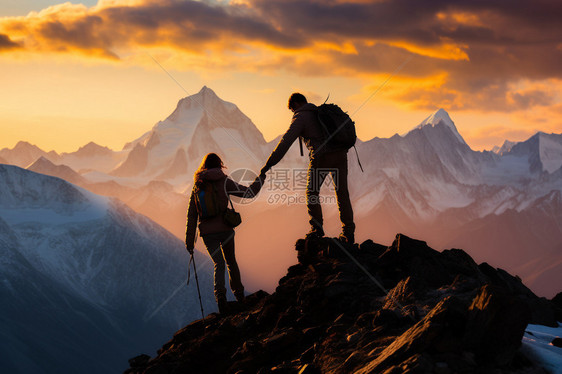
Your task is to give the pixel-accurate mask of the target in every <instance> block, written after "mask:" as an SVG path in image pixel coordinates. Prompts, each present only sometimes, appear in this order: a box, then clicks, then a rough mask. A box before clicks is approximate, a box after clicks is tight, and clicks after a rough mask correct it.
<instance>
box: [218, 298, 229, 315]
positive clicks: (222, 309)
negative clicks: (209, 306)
mask: <svg viewBox="0 0 562 374" xmlns="http://www.w3.org/2000/svg"><path fill="white" fill-rule="evenodd" d="M217 305H218V306H219V314H226V313H227V311H228V303H227V302H226V298H220V299H217Z"/></svg>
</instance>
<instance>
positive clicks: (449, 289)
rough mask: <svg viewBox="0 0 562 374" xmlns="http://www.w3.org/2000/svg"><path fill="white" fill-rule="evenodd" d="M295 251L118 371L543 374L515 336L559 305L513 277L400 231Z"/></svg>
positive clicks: (547, 321)
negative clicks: (387, 240)
mask: <svg viewBox="0 0 562 374" xmlns="http://www.w3.org/2000/svg"><path fill="white" fill-rule="evenodd" d="M296 250H297V257H298V261H299V263H298V264H297V265H294V266H291V267H290V268H289V269H288V272H287V275H286V276H284V277H283V278H282V279H281V280H280V281H279V286H278V287H277V289H276V290H275V292H274V293H273V294H271V295H269V294H267V293H266V292H263V291H258V292H256V293H254V294H251V295H249V296H247V298H246V300H245V302H244V304H243V305H240V304H236V303H232V304H231V305H229V306H230V309H231V311H230V313H227V314H225V315H219V314H215V313H213V314H210V315H208V316H207V317H206V318H205V319H204V320H203V319H202V320H198V321H195V322H193V323H191V324H190V325H188V326H186V327H185V328H183V329H181V330H180V331H178V332H177V333H176V334H175V335H174V337H173V338H172V340H170V341H169V342H168V343H166V344H165V345H164V346H163V347H162V348H161V349H160V350H159V351H158V355H157V356H156V357H154V358H150V357H149V356H147V355H141V356H138V357H135V358H133V359H131V360H130V361H129V363H130V365H131V368H129V369H128V370H126V371H125V373H128V374H133V373H146V374H148V373H150V374H159V373H238V374H242V373H303V374H304V373H386V374H390V373H440V374H446V373H546V372H545V371H544V370H543V369H542V368H540V367H538V366H537V365H536V364H535V363H533V362H532V361H531V360H530V359H529V358H527V357H526V356H525V355H524V354H523V353H522V352H520V351H519V347H520V345H521V339H522V337H523V333H524V331H525V327H526V326H527V324H528V323H536V324H544V325H550V326H557V324H556V316H557V315H559V314H557V313H560V310H558V309H557V308H558V307H557V306H556V305H555V303H552V302H551V301H548V300H546V299H544V298H539V297H537V296H536V295H534V294H533V293H532V292H531V291H530V290H529V289H528V288H527V287H525V286H524V285H523V284H522V283H521V280H520V279H519V278H518V277H514V276H512V275H510V274H508V273H507V272H505V271H503V270H501V269H495V268H493V267H492V266H490V265H488V264H486V263H482V264H480V265H478V264H476V263H475V262H474V261H473V260H472V258H471V257H470V256H469V255H468V254H466V253H465V252H464V251H462V250H460V249H451V250H445V251H442V252H438V251H435V250H433V249H431V248H429V247H428V246H427V244H426V243H425V242H422V241H418V240H414V239H411V238H409V237H407V236H405V235H402V234H398V235H397V236H396V239H395V240H394V242H393V243H392V245H391V246H390V247H385V246H382V245H379V244H376V243H374V242H373V241H371V240H368V241H365V242H363V243H362V244H361V245H355V246H346V245H343V244H341V242H339V241H337V240H336V239H332V238H323V239H319V240H306V241H305V240H303V239H301V240H299V241H297V243H296Z"/></svg>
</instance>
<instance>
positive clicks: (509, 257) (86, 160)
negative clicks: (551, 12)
mask: <svg viewBox="0 0 562 374" xmlns="http://www.w3.org/2000/svg"><path fill="white" fill-rule="evenodd" d="M344 109H345V108H344ZM278 140H279V139H275V140H273V141H271V142H269V143H267V142H266V141H265V140H264V138H263V136H262V135H261V133H260V132H259V130H258V129H257V128H256V126H255V125H254V124H253V123H252V121H251V120H250V119H249V118H248V117H246V116H245V115H244V114H243V113H242V112H241V111H240V110H239V109H238V108H237V107H236V105H234V104H232V103H228V102H225V101H223V100H222V99H220V98H219V97H218V96H217V95H216V94H215V93H214V92H213V91H212V90H211V89H210V88H208V87H203V88H202V89H201V91H200V92H199V93H197V94H195V95H192V96H189V97H186V98H184V99H182V100H180V101H179V103H178V105H177V107H176V109H175V110H174V112H173V113H172V114H171V115H170V116H168V118H166V119H165V120H163V121H160V122H158V123H157V124H156V125H155V126H154V127H153V128H152V129H151V130H150V131H147V132H146V133H145V134H143V135H142V136H140V137H139V138H138V139H136V140H133V141H131V142H130V143H127V144H126V145H125V146H124V148H123V150H121V151H112V150H109V149H107V148H104V147H100V146H97V145H95V144H93V143H90V144H88V145H86V146H85V147H83V148H81V149H80V150H78V151H77V152H74V153H67V154H61V155H58V154H56V153H54V152H50V153H46V152H44V151H41V150H40V149H38V148H37V147H34V146H32V145H30V144H27V143H23V142H20V143H18V145H16V147H15V148H14V149H11V150H10V149H3V150H1V151H0V157H1V158H3V159H4V160H5V161H6V162H8V163H11V164H14V165H19V166H22V167H29V168H30V169H32V170H34V171H37V172H41V173H46V174H51V175H56V176H59V177H61V178H68V179H71V178H72V180H73V181H75V182H76V183H77V184H79V185H81V186H83V187H84V188H87V189H89V190H91V191H94V192H96V193H101V194H104V195H107V196H115V197H118V198H119V199H121V200H122V201H124V202H125V203H127V204H129V206H131V208H133V209H135V210H137V211H139V212H141V213H143V214H146V215H148V216H149V217H151V218H153V219H154V220H155V221H157V222H158V223H160V224H162V225H163V226H164V227H166V228H167V229H168V230H170V231H171V232H173V233H174V234H175V235H176V236H177V237H179V238H182V237H183V235H184V230H185V229H184V224H185V209H186V204H187V201H186V200H187V198H186V197H185V195H186V193H187V192H188V191H189V190H190V188H191V179H192V175H193V172H194V170H195V169H196V168H197V167H198V165H199V163H200V162H201V159H202V157H203V155H205V154H206V153H208V152H217V153H219V154H220V155H222V156H223V158H224V160H225V163H226V165H227V166H228V169H227V172H230V173H232V172H234V171H235V170H236V169H238V168H249V169H252V170H254V171H256V172H257V171H258V170H259V169H260V168H261V166H262V165H263V163H264V162H265V160H266V158H267V156H268V154H269V152H270V151H271V150H272V149H273V148H274V147H275V145H276V144H277V141H278ZM297 148H298V145H296V144H295V145H293V147H292V149H291V150H290V151H289V153H288V154H287V156H286V158H285V159H284V160H283V161H282V162H281V163H280V164H279V165H278V166H277V167H276V168H274V170H273V172H272V173H271V175H275V173H276V170H282V169H304V168H306V164H307V160H306V157H300V156H299V154H298V149H297ZM357 150H358V152H359V155H360V157H361V160H362V163H363V165H364V168H365V172H364V173H361V171H360V170H359V167H358V166H357V162H356V157H355V154H354V152H350V153H349V165H350V176H349V179H350V181H351V183H350V190H351V196H352V200H353V203H354V209H355V216H356V221H357V230H358V232H357V239H358V240H362V239H366V238H367V237H370V236H372V235H373V234H374V235H377V237H376V239H377V240H378V241H382V242H385V241H386V242H390V241H391V240H392V238H393V237H394V236H395V234H396V233H397V232H403V233H406V234H409V235H412V236H415V237H420V238H423V239H424V240H427V241H428V242H429V243H430V244H431V245H432V246H433V247H435V248H442V249H443V248H450V247H462V248H464V249H466V250H467V251H468V252H469V253H470V254H471V255H472V256H473V257H475V259H477V260H478V261H488V262H490V263H491V264H492V265H494V266H498V267H505V268H507V269H508V270H509V271H511V272H513V273H515V274H517V275H519V276H521V277H522V278H523V280H524V281H525V283H526V284H527V285H528V286H529V287H530V288H531V289H533V291H535V292H536V293H538V294H540V295H545V296H553V295H554V294H555V293H557V292H559V291H560V289H559V287H560V286H559V285H560V284H562V275H561V274H562V271H561V270H562V239H561V238H562V217H561V216H562V206H561V205H560V202H559V201H560V198H559V196H560V194H561V193H562V135H560V134H546V133H543V132H539V133H537V134H535V135H534V136H532V137H531V138H529V139H527V140H526V141H523V142H518V143H512V142H509V141H506V142H505V143H504V145H503V146H502V147H501V148H496V149H495V151H494V152H492V151H483V152H480V151H474V150H472V149H471V148H470V147H469V146H468V145H467V143H466V142H465V141H464V139H463V137H462V135H461V134H460V133H459V132H458V130H457V128H456V126H455V124H454V122H453V121H452V119H451V118H450V116H449V114H448V113H447V112H446V111H445V110H443V109H439V110H437V111H436V112H434V113H432V114H431V115H429V116H428V117H427V118H426V119H425V120H423V121H422V122H421V123H420V124H418V125H416V126H414V127H413V129H412V130H411V131H410V132H408V133H406V134H404V135H398V134H397V135H394V136H392V137H391V138H386V139H385V138H374V139H371V140H369V141H365V142H362V141H358V144H357ZM40 157H43V160H41V161H39V164H37V162H36V161H37V160H38V159H39V158H40ZM45 160H48V161H51V163H52V164H48V163H47V162H45ZM33 163H35V165H32V164H33ZM57 165H59V166H60V165H65V166H68V167H70V168H72V169H73V170H74V172H72V171H71V170H69V169H68V168H57V167H56V166H57ZM277 177H279V176H278V175H277ZM268 183H271V179H269V180H268ZM267 186H269V188H265V191H264V192H263V193H262V195H261V196H260V198H258V199H257V200H256V201H255V202H253V203H252V204H247V205H241V206H240V210H241V211H242V213H243V216H244V221H245V223H244V224H243V225H242V226H240V228H239V229H238V234H237V236H238V239H237V246H238V248H240V249H239V251H240V259H241V261H240V262H241V267H242V270H243V273H246V274H248V275H247V279H249V282H251V283H252V284H254V285H255V286H256V287H264V285H265V288H268V289H272V288H273V287H275V284H276V282H277V279H278V278H279V277H280V276H281V275H282V274H283V273H284V271H285V268H286V266H287V265H288V264H290V263H291V262H292V261H294V254H293V253H287V252H286V251H284V250H283V249H284V248H288V246H290V245H292V244H293V242H294V240H295V239H296V238H297V237H300V236H301V235H302V234H304V232H303V230H304V226H303V225H301V224H300V223H301V220H306V208H305V207H304V206H302V204H301V205H292V206H289V207H287V204H286V203H285V204H280V203H271V202H272V200H271V199H270V200H269V201H268V198H270V197H271V196H275V194H278V195H279V193H284V194H290V195H291V196H292V195H302V193H303V192H302V191H292V190H291V191H279V190H273V189H272V188H271V186H272V185H270V184H268V185H267ZM327 194H330V193H329V192H327ZM324 208H325V212H326V226H327V231H328V233H329V234H330V235H337V234H338V232H337V230H338V229H339V222H338V218H337V210H336V208H335V206H333V204H332V205H330V204H326V205H325V207H324ZM286 217H287V219H286ZM271 237H275V238H277V239H278V240H276V241H269V238H271ZM264 243H267V245H264ZM264 248H265V249H264ZM256 263H259V264H263V265H264V266H259V267H258V266H255V264H256ZM268 266H269V267H270V268H269V269H270V270H269V271H267V272H265V271H263V270H262V268H268ZM271 269H273V270H271Z"/></svg>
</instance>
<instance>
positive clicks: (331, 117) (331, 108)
mask: <svg viewBox="0 0 562 374" xmlns="http://www.w3.org/2000/svg"><path fill="white" fill-rule="evenodd" d="M318 122H319V123H320V127H321V128H322V132H323V133H324V137H325V139H326V140H325V141H326V144H325V145H324V147H327V148H328V149H330V150H345V151H347V150H348V149H349V148H351V147H353V146H354V145H355V141H356V140H357V134H356V133H355V122H353V120H352V119H351V117H350V116H349V115H348V114H347V113H346V112H344V111H343V110H342V109H341V108H340V107H339V106H337V105H336V104H322V105H320V106H319V107H318Z"/></svg>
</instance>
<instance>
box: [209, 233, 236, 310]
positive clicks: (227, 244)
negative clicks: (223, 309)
mask: <svg viewBox="0 0 562 374" xmlns="http://www.w3.org/2000/svg"><path fill="white" fill-rule="evenodd" d="M202 238H203V242H204V243H205V246H206V247H207V251H208V252H209V255H211V258H212V259H213V262H214V263H215V298H216V299H217V301H219V300H221V299H226V288H225V286H224V270H225V266H224V265H225V260H226V266H228V276H229V279H230V289H231V290H232V293H233V294H234V296H236V299H239V298H241V297H243V296H244V286H243V285H242V280H241V279H240V269H238V264H237V263H236V256H235V255H234V230H229V231H223V232H219V233H215V234H207V235H203V236H202ZM221 249H222V250H221Z"/></svg>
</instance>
